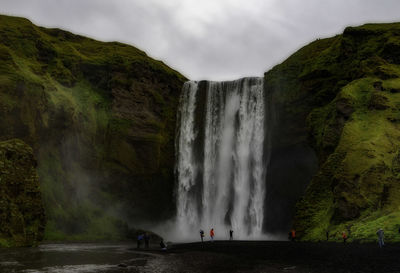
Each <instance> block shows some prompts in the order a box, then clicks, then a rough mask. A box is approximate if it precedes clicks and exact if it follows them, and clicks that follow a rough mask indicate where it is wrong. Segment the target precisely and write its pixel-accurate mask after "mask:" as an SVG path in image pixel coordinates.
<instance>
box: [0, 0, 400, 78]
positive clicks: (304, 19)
mask: <svg viewBox="0 0 400 273" xmlns="http://www.w3.org/2000/svg"><path fill="white" fill-rule="evenodd" d="M0 12H1V13H3V14H11V15H18V16H23V17H27V18H29V19H30V20H31V21H33V22H34V23H35V24H38V25H42V26H47V27H60V28H63V29H67V30H69V31H72V32H74V33H78V34H83V35H86V36H90V37H93V38H96V39H99V40H103V41H114V40H116V41H121V42H125V43H128V44H132V45H134V46H136V47H138V48H140V49H142V50H144V51H145V52H146V53H147V54H148V55H150V56H151V57H154V58H156V59H160V60H163V61H164V62H165V63H167V64H168V65H169V66H171V67H173V68H175V69H177V70H178V71H179V72H181V73H182V74H184V75H185V76H186V77H188V78H190V79H193V80H200V79H209V80H232V79H235V78H239V77H244V76H262V75H263V73H264V72H265V71H266V70H268V69H270V68H271V67H273V66H274V65H276V64H278V63H280V62H282V61H283V60H284V59H286V58H287V57H288V56H289V55H290V54H292V53H293V52H294V51H296V50H297V49H299V48H300V47H301V46H303V45H305V44H307V43H309V42H311V41H312V40H314V39H316V38H320V37H329V36H333V35H335V34H338V33H341V32H342V31H343V29H344V28H345V26H348V25H360V24H363V23H366V22H393V21H400V1H399V0H0Z"/></svg>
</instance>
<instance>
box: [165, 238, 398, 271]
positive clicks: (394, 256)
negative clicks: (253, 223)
mask: <svg viewBox="0 0 400 273" xmlns="http://www.w3.org/2000/svg"><path fill="white" fill-rule="evenodd" d="M163 256H164V257H163V260H164V262H163V263H162V264H163V266H162V267H163V268H159V270H160V271H159V272H271V273H275V272H307V273H308V272H310V273H313V272H315V273H316V272H318V273H324V272H329V273H330V272H371V273H372V272H373V273H377V272H400V244H389V245H386V246H385V247H384V248H382V249H380V248H379V247H378V245H377V244H356V243H351V244H350V243H347V244H343V243H304V242H293V243H292V242H272V241H215V242H205V243H188V244H176V245H173V246H171V247H170V249H169V250H168V251H167V253H166V255H163ZM168 260H169V261H170V266H168V264H169V262H168ZM168 267H169V268H168Z"/></svg>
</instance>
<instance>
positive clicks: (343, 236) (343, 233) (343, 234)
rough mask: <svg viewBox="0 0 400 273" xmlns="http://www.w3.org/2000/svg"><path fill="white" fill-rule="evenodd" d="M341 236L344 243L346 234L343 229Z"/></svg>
mask: <svg viewBox="0 0 400 273" xmlns="http://www.w3.org/2000/svg"><path fill="white" fill-rule="evenodd" d="M342 238H343V243H344V244H345V243H346V240H347V234H346V232H345V231H343V232H342Z"/></svg>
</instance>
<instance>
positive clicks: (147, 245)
mask: <svg viewBox="0 0 400 273" xmlns="http://www.w3.org/2000/svg"><path fill="white" fill-rule="evenodd" d="M149 241H150V235H149V234H148V233H147V232H146V233H145V234H144V246H145V248H149Z"/></svg>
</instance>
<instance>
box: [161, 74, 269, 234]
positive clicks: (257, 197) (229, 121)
mask: <svg viewBox="0 0 400 273" xmlns="http://www.w3.org/2000/svg"><path fill="white" fill-rule="evenodd" d="M263 81H264V79H263V78H243V79H240V80H236V81H229V82H209V81H200V82H194V81H189V82H186V83H185V85H184V87H183V90H182V95H181V100H180V109H179V112H178V129H177V138H176V156H177V163H176V179H177V188H176V203H177V215H176V219H175V220H174V221H173V222H171V223H170V224H167V226H166V230H168V232H167V233H168V234H166V235H167V237H168V238H170V239H171V240H173V241H192V240H199V238H200V235H199V231H200V230H201V229H202V230H204V232H205V235H208V234H209V230H210V229H211V228H214V230H215V239H228V238H229V230H230V229H232V230H233V231H234V238H235V239H241V240H248V239H254V240H259V239H272V238H273V237H271V236H268V235H267V234H265V233H264V232H263V225H264V213H265V212H264V203H265V196H266V194H267V193H266V181H265V177H266V173H267V165H268V161H269V156H270V148H269V138H268V126H267V123H266V122H265V121H266V113H267V109H266V107H267V103H266V99H265V94H264V88H263ZM207 237H208V236H207Z"/></svg>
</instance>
